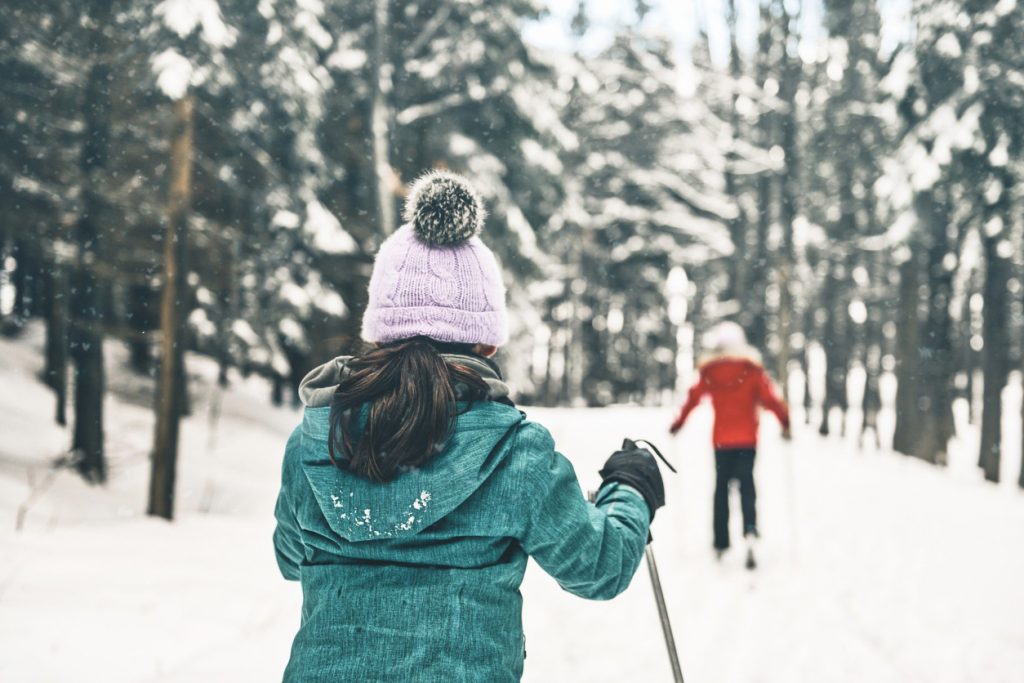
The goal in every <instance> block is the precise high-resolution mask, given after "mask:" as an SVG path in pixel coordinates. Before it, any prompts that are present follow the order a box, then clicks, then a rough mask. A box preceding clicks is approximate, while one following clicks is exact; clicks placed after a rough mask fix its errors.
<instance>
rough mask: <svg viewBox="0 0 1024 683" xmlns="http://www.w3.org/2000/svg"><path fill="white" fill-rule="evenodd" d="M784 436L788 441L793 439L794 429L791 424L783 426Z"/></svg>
mask: <svg viewBox="0 0 1024 683" xmlns="http://www.w3.org/2000/svg"><path fill="white" fill-rule="evenodd" d="M782 438H783V439H785V440H786V441H792V440H793V431H792V430H791V429H790V428H789V425H786V426H785V427H783V428H782Z"/></svg>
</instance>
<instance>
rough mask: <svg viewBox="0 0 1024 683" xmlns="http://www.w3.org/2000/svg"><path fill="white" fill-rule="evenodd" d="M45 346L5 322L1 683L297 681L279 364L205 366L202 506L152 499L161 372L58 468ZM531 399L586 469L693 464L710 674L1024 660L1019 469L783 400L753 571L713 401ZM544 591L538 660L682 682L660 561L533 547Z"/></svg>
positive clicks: (695, 542)
mask: <svg viewBox="0 0 1024 683" xmlns="http://www.w3.org/2000/svg"><path fill="white" fill-rule="evenodd" d="M39 344H40V340H39V333H38V330H32V333H31V334H30V335H29V337H28V339H27V340H21V341H18V342H11V341H9V340H2V341H0V387H2V388H3V391H2V392H0V680H2V681H14V682H23V681H25V682H27V681H67V680H78V681H130V682H132V683H136V682H141V681H246V682H247V683H256V682H258V681H276V680H280V675H281V671H282V669H283V667H284V663H285V661H286V659H287V656H288V648H289V645H290V640H291V636H292V635H293V633H294V630H295V628H296V625H297V622H298V616H299V604H300V595H299V590H298V587H297V586H296V585H295V584H292V583H286V582H285V581H283V580H281V579H280V578H279V576H278V574H277V569H276V566H275V564H274V559H273V553H272V550H271V547H270V533H271V530H272V526H273V520H272V516H271V510H272V507H273V502H274V496H275V495H276V488H277V481H278V467H279V460H280V454H281V449H282V447H283V445H284V441H285V438H286V436H287V434H288V432H289V430H290V429H291V428H292V426H293V425H294V424H295V423H296V421H297V419H298V413H297V412H296V411H294V410H293V409H273V408H271V407H270V406H269V405H268V403H267V396H268V394H269V392H268V390H267V388H266V386H265V385H264V384H263V383H262V382H261V381H259V380H257V379H251V380H241V379H236V381H235V382H234V384H233V386H232V388H231V389H230V390H228V391H226V392H223V393H220V392H218V391H216V390H215V388H214V384H213V383H212V381H211V378H212V376H213V368H212V367H210V366H208V365H207V364H205V363H203V362H202V361H199V362H192V363H191V364H190V370H191V371H192V372H194V373H196V374H197V375H198V378H197V380H196V382H195V385H196V391H195V397H194V398H195V405H194V416H193V417H192V418H189V419H188V420H187V421H186V423H185V424H184V428H183V434H182V439H183V447H182V461H181V467H180V475H179V477H180V478H179V490H180V499H179V501H178V517H179V518H178V520H177V521H175V522H174V523H173V524H168V523H165V522H161V521H157V520H153V519H149V518H146V517H145V516H143V515H141V514H140V511H142V510H143V509H144V505H145V492H146V481H147V477H148V462H147V451H148V447H149V444H150V441H151V439H152V419H151V411H150V398H149V394H148V392H149V389H148V387H146V385H145V383H144V382H140V381H139V380H134V379H132V378H131V377H130V376H129V375H125V374H123V373H119V372H116V371H115V372H114V373H113V377H112V379H111V382H110V383H111V387H112V392H111V393H112V397H111V398H110V399H108V403H107V405H106V409H107V415H108V447H109V451H110V456H111V480H110V483H109V484H108V485H107V486H106V487H102V488H98V487H90V486H88V485H86V484H84V483H82V482H81V481H80V480H79V479H78V478H77V477H75V476H74V475H73V474H71V473H70V472H67V471H62V470H51V469H50V468H49V463H50V461H52V459H53V458H55V457H56V456H58V455H59V454H60V453H61V452H62V451H63V449H64V448H65V447H66V444H67V440H68V436H67V434H66V432H65V431H64V430H61V429H59V428H57V427H56V426H55V425H53V423H52V421H51V420H50V415H51V408H52V405H51V399H50V395H49V393H48V391H47V390H46V389H45V388H44V387H43V386H42V385H41V384H40V383H39V382H38V381H37V380H36V379H35V377H34V373H35V372H36V371H37V370H38V368H39V367H40V365H41V359H40V355H39V351H38V346H39ZM111 346H112V347H113V345H111ZM109 351H110V353H111V356H112V357H114V356H119V355H120V349H117V348H110V349H109ZM111 365H112V367H116V366H117V363H112V364H111ZM215 405H216V406H219V408H218V412H219V417H217V418H216V419H213V418H211V412H212V411H211V406H215ZM528 412H529V413H530V414H531V417H532V418H533V419H536V420H538V421H540V422H542V423H543V424H545V425H547V426H548V427H549V428H550V429H551V430H552V432H553V433H554V435H555V438H556V441H557V443H559V445H560V448H561V449H562V450H563V451H564V452H565V453H566V454H567V455H569V456H570V458H572V460H573V462H574V463H575V464H576V466H577V470H578V472H579V474H580V477H581V479H582V481H583V483H584V486H585V487H593V486H595V485H596V484H597V482H598V479H597V476H596V470H597V468H598V467H599V466H600V464H601V463H602V462H603V460H604V458H605V457H606V456H607V454H608V453H609V452H610V450H612V448H613V447H614V446H615V445H616V443H617V442H619V441H620V440H621V437H622V436H623V435H630V436H634V437H648V438H651V439H652V440H654V441H655V442H656V443H659V444H663V445H664V446H665V448H664V450H665V451H666V454H667V455H668V456H669V457H671V458H672V459H673V460H674V461H675V462H676V463H677V464H678V466H679V469H680V473H679V474H678V475H676V476H671V475H669V477H668V480H667V488H668V507H666V508H665V509H664V510H662V511H661V512H660V513H659V514H658V518H657V520H656V521H655V524H654V529H653V533H654V538H655V543H654V549H655V552H656V554H657V559H658V564H659V568H660V570H661V575H662V581H663V584H664V588H665V592H666V597H667V601H668V606H669V610H670V613H671V616H672V619H673V626H674V627H675V631H676V638H677V641H678V643H679V650H680V656H681V659H682V664H683V671H684V673H685V674H686V677H687V681H690V682H691V683H694V682H695V683H709V682H715V683H719V682H744V683H746V682H760V681H764V682H769V681H779V682H792V681H814V682H820V681H835V682H839V683H842V682H845V681H858V682H859V681H872V682H873V683H885V682H888V681H893V682H895V681H900V682H901V683H907V682H914V681H921V682H928V683H945V682H949V683H953V682H967V681H986V683H999V682H1003V681H1005V682H1007V683H1009V682H1011V681H1014V682H1015V681H1019V680H1021V672H1022V671H1024V587H1022V586H1024V584H1022V583H1021V577H1022V576H1024V542H1022V541H1024V495H1021V493H1020V492H1018V491H1016V490H1015V489H1014V488H1013V487H1012V485H1006V486H1001V487H993V486H990V485H987V484H984V483H982V482H980V481H978V477H977V475H976V473H975V472H974V471H972V469H971V468H969V467H955V466H951V467H950V468H949V469H946V470H942V469H937V468H931V467H929V466H927V465H924V464H922V463H919V462H916V461H913V460H910V459H907V458H903V457H900V456H896V455H893V454H890V453H885V452H870V451H869V452H866V453H862V452H859V451H857V450H855V449H854V448H852V446H850V445H849V444H848V443H847V442H845V441H842V440H840V439H829V440H824V439H821V438H820V437H818V436H817V434H816V433H813V432H812V431H811V430H806V431H800V430H798V431H797V434H796V439H795V441H794V442H793V443H791V444H787V443H784V442H782V441H781V440H780V439H779V438H778V430H777V428H776V427H775V425H774V424H771V423H769V419H766V420H765V425H764V427H763V432H764V436H763V446H762V452H761V453H760V455H759V460H758V465H757V474H758V486H759V489H758V494H759V513H760V522H761V527H762V530H763V534H764V538H763V540H762V545H761V558H760V559H761V567H760V568H759V569H758V570H757V571H756V572H754V573H750V572H747V571H746V570H744V569H743V568H742V563H741V558H740V556H739V553H733V555H732V556H727V557H726V560H725V561H724V563H723V564H721V565H719V564H718V563H716V562H715V561H714V560H713V559H712V556H711V552H710V541H711V535H710V508H711V486H712V477H713V471H712V458H711V452H710V447H709V445H708V443H707V441H708V431H709V418H710V414H709V412H708V411H707V410H706V409H701V412H699V413H697V414H695V418H694V420H692V422H691V423H690V424H688V425H687V427H686V429H685V430H684V432H683V434H682V435H681V436H680V438H678V439H677V440H675V441H674V442H669V440H668V438H667V437H666V435H665V433H664V430H665V425H666V424H667V422H668V418H669V409H668V408H666V409H664V410H653V409H640V408H614V409H605V410H539V409H533V410H529V411H528ZM964 457H967V456H966V455H965V456H964ZM953 465H955V463H953ZM1006 474H1007V475H1008V476H1011V475H1012V476H1013V478H1014V479H1015V475H1016V469H1013V470H1012V471H1008V472H1007V473H1006ZM736 507H738V506H736ZM736 512H738V510H736ZM737 516H738V515H736V516H734V519H733V521H734V523H738V519H736V517H737ZM19 522H20V526H21V527H22V528H21V530H20V531H16V530H15V527H16V525H18V524H19ZM735 526H736V524H734V527H735ZM523 594H524V596H525V597H524V599H525V604H526V608H525V617H524V618H525V622H526V637H527V651H528V656H527V660H526V676H525V680H527V681H531V682H534V683H538V682H549V681H591V682H599V681H623V680H627V681H667V680H671V677H670V673H669V668H668V659H667V657H666V655H665V650H664V645H663V641H662V636H661V631H660V627H659V624H658V618H657V612H656V608H655V604H654V600H653V597H652V594H651V588H650V581H649V580H648V576H647V570H646V567H644V566H641V568H640V571H639V573H638V574H637V576H636V578H635V579H634V582H633V585H632V586H631V587H630V588H629V590H628V591H627V592H626V593H625V594H624V595H623V596H621V597H620V598H618V599H616V600H614V601H612V602H610V603H591V602H585V601H583V600H579V599H577V598H573V597H572V596H570V595H568V594H565V593H563V592H562V591H561V590H560V589H559V588H558V586H557V585H556V584H555V583H554V582H553V581H552V580H551V579H549V578H548V577H546V576H545V575H544V574H543V573H542V572H540V571H539V570H537V569H536V567H535V566H533V565H532V564H531V567H530V570H529V571H528V573H527V578H526V582H525V584H524V586H523Z"/></svg>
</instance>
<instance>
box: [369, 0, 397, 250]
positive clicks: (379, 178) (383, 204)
mask: <svg viewBox="0 0 1024 683" xmlns="http://www.w3.org/2000/svg"><path fill="white" fill-rule="evenodd" d="M390 8H391V2H390V0H374V6H373V75H372V86H373V100H372V102H371V110H370V130H371V137H372V138H373V150H372V153H373V177H374V186H375V189H376V192H375V201H376V204H377V226H378V228H379V229H380V231H381V233H382V234H384V235H390V234H391V233H392V232H394V231H395V227H396V223H395V194H394V189H393V187H392V184H393V176H394V171H393V170H392V168H391V158H390V155H389V150H390V147H391V109H390V104H389V103H388V94H389V93H390V92H391V69H392V66H391V64H390V62H389V61H388V59H387V54H388V53H387V36H388V31H389V29H390Z"/></svg>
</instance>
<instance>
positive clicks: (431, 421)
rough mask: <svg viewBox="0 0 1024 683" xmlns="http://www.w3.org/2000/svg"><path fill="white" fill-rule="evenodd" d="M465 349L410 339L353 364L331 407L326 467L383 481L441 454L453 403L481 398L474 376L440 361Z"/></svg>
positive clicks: (481, 385) (483, 388) (482, 386)
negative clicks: (447, 354) (449, 353)
mask: <svg viewBox="0 0 1024 683" xmlns="http://www.w3.org/2000/svg"><path fill="white" fill-rule="evenodd" d="M470 349H471V347H470V346H469V345H462V344H460V345H450V344H446V345H441V344H438V343H437V342H434V341H433V340H431V339H428V338H427V337H414V338H412V339H408V340H404V341H401V342H396V343H394V344H388V345H386V346H380V347H378V348H376V349H373V350H372V351H370V352H369V353H366V354H364V355H362V356H359V357H356V358H353V359H351V360H350V361H349V362H348V369H349V370H350V373H349V374H348V375H347V376H346V377H344V378H343V379H342V380H341V383H340V384H338V388H337V389H336V390H335V392H334V398H333V400H332V401H331V428H330V434H329V435H328V440H327V445H328V453H329V455H330V458H331V462H333V463H334V464H335V466H337V467H339V468H342V469H345V470H348V471H350V472H353V473H355V474H358V475H360V476H363V477H366V478H367V479H371V480H373V481H379V482H386V481H391V480H392V479H394V478H395V477H396V476H398V474H399V473H400V472H402V471H403V470H405V469H407V468H410V467H418V466H420V465H423V464H424V463H426V462H427V461H428V460H429V459H430V458H431V457H433V456H434V455H435V454H437V453H440V452H441V451H442V450H444V447H445V444H446V442H447V441H448V438H449V437H450V436H451V432H452V429H453V428H454V426H455V419H456V417H458V414H459V412H458V411H459V409H458V405H457V404H458V402H460V401H469V402H472V401H475V400H481V399H484V398H486V397H487V383H486V382H484V380H483V378H482V377H480V375H479V374H478V373H476V372H474V371H473V370H471V369H470V368H468V367H466V366H464V365H460V364H458V363H452V362H448V361H446V360H445V359H444V358H443V357H442V356H441V351H442V350H444V351H446V352H461V353H470ZM353 432H358V434H357V435H356V434H353ZM354 437H357V438H354Z"/></svg>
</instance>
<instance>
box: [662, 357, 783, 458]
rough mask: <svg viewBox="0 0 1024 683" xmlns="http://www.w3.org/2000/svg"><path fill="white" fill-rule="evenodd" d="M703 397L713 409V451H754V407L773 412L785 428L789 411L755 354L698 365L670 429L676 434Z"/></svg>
mask: <svg viewBox="0 0 1024 683" xmlns="http://www.w3.org/2000/svg"><path fill="white" fill-rule="evenodd" d="M705 394H707V395H710V396H711V405H712V406H713V407H714V409H715V428H714V435H713V437H712V438H713V440H714V444H715V448H716V449H728V448H756V447H757V424H758V407H759V406H764V407H765V408H767V409H768V410H770V411H772V412H773V413H775V416H776V417H777V418H779V422H781V423H782V427H783V428H784V429H785V428H788V427H789V411H788V410H787V409H786V404H785V403H783V401H782V399H781V398H780V397H779V395H778V393H777V392H776V390H775V387H774V386H773V385H772V382H771V380H770V379H769V378H768V373H767V372H765V370H764V368H763V367H761V364H760V363H759V362H758V361H757V356H756V354H751V355H750V356H747V355H745V354H744V355H739V354H737V355H735V356H733V355H723V356H716V357H712V358H710V359H708V360H707V361H705V362H703V363H701V365H700V378H699V379H698V380H697V382H696V383H695V384H694V385H693V387H691V388H690V394H689V396H688V397H687V399H686V403H685V404H683V407H682V410H680V411H679V417H677V418H676V419H675V421H674V422H673V423H672V427H671V428H670V429H671V431H672V433H673V434H674V433H676V432H677V431H679V429H681V428H682V426H683V423H684V422H686V418H687V417H689V415H690V412H691V411H693V409H694V408H696V407H697V404H698V403H700V401H701V399H702V398H703V397H704V396H705Z"/></svg>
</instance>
